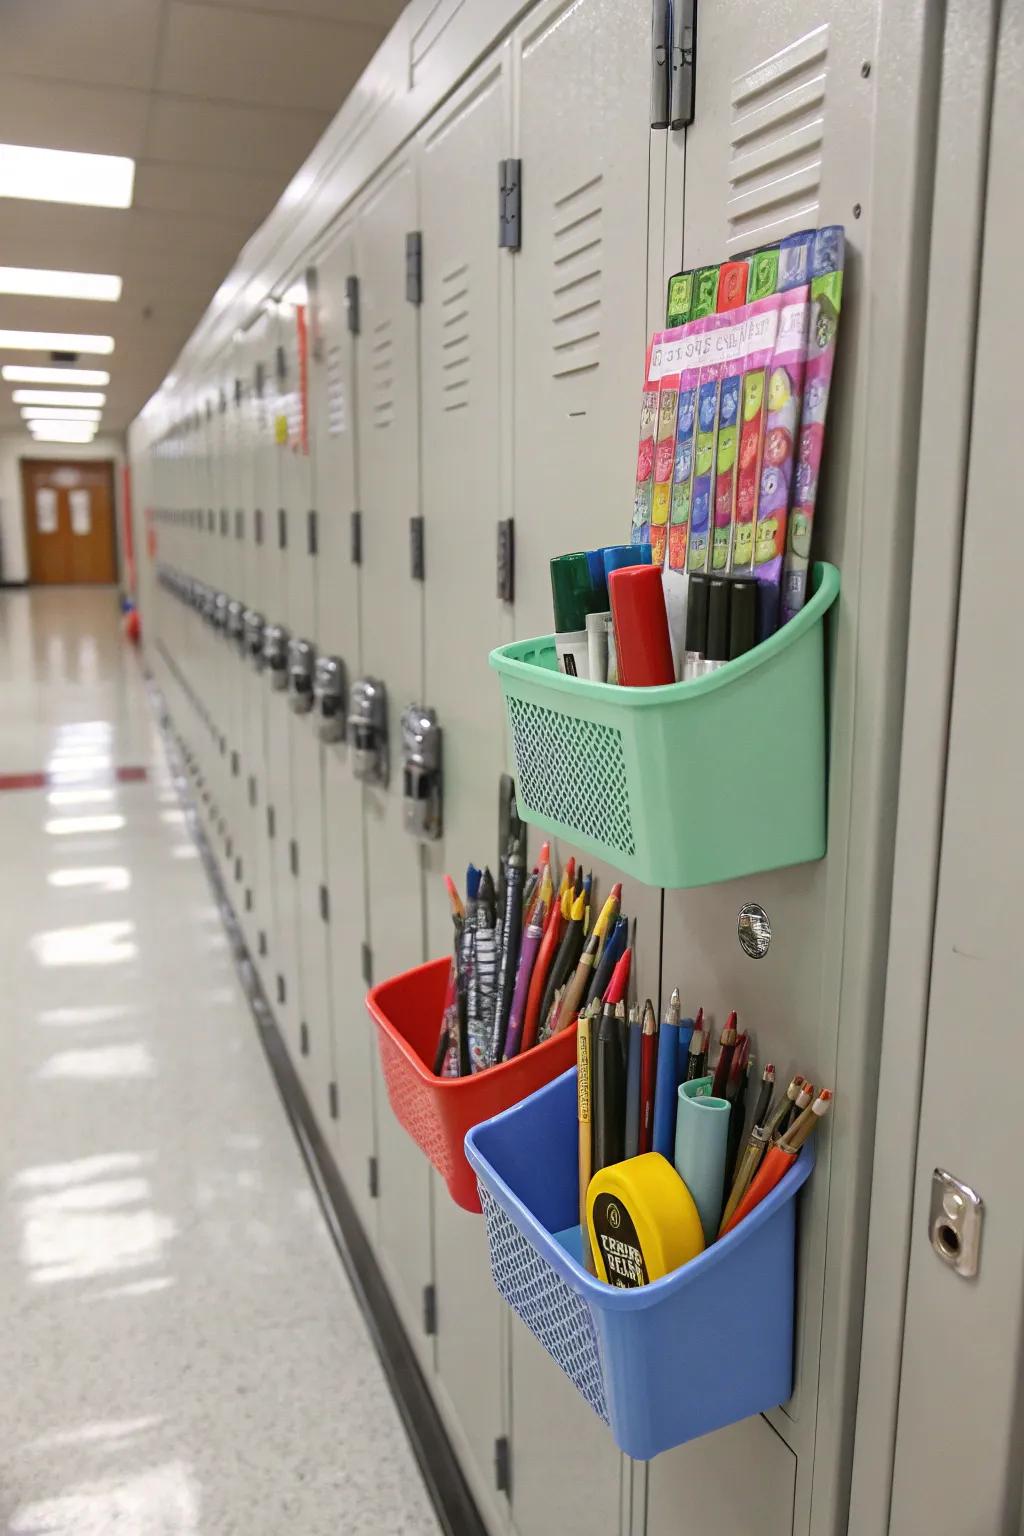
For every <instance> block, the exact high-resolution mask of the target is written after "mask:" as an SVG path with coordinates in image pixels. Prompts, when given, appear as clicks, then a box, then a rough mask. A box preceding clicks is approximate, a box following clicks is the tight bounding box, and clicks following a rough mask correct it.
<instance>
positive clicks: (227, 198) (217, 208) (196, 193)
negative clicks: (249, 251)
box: [135, 160, 281, 231]
mask: <svg viewBox="0 0 1024 1536" xmlns="http://www.w3.org/2000/svg"><path fill="white" fill-rule="evenodd" d="M280 195H281V178H280V176H274V175H268V174H266V173H264V174H262V175H261V174H252V173H249V174H247V173H246V172H243V171H239V170H228V169H227V168H225V167H222V166H208V165H168V164H163V163H160V162H156V161H152V160H148V161H144V162H143V163H142V164H140V165H139V167H138V169H137V170H136V173H135V206H136V208H151V209H160V210H165V211H171V212H181V213H192V214H203V215H208V216H209V217H210V218H213V219H225V218H228V219H235V220H239V219H241V220H245V221H246V222H247V223H248V226H249V229H250V231H251V230H253V229H255V228H256V227H257V225H258V224H260V222H261V221H262V220H263V219H264V218H265V217H266V215H267V214H268V213H269V212H270V210H271V208H273V206H274V204H275V203H276V202H277V200H278V198H279V197H280Z"/></svg>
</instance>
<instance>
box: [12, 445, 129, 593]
mask: <svg viewBox="0 0 1024 1536" xmlns="http://www.w3.org/2000/svg"><path fill="white" fill-rule="evenodd" d="M22 459H54V460H58V459H72V460H74V459H113V461H114V519H115V523H116V525H117V548H118V557H119V560H120V564H121V569H122V571H123V568H124V560H123V556H122V554H121V537H122V531H123V530H122V528H121V466H122V464H123V463H124V439H123V438H121V437H114V436H111V437H96V438H94V439H93V441H92V442H91V443H66V444H65V443H37V442H36V441H35V440H34V439H33V438H32V437H30V436H29V434H28V433H27V432H14V433H11V434H9V435H7V436H4V435H0V581H5V582H6V581H27V580H28V553H27V551H26V548H25V519H24V513H23V511H22V503H21V460H22Z"/></svg>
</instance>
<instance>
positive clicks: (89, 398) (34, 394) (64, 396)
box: [14, 389, 107, 405]
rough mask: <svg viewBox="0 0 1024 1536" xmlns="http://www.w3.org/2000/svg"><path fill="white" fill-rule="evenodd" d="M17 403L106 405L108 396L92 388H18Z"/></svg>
mask: <svg viewBox="0 0 1024 1536" xmlns="http://www.w3.org/2000/svg"><path fill="white" fill-rule="evenodd" d="M14 403H15V405H106V403H107V397H106V395H104V394H100V393H97V392H96V391H95V390H91V389H79V390H74V389H16V390H15V391H14Z"/></svg>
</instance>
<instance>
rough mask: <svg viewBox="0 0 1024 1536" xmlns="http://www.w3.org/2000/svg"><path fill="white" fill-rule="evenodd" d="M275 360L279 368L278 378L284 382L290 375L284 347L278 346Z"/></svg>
mask: <svg viewBox="0 0 1024 1536" xmlns="http://www.w3.org/2000/svg"><path fill="white" fill-rule="evenodd" d="M274 362H275V366H276V368H277V377H278V380H279V381H280V382H281V383H282V384H283V383H284V381H285V379H286V378H287V377H288V361H287V359H286V357H285V355H284V347H280V346H279V347H278V349H277V353H276V356H275V359H274Z"/></svg>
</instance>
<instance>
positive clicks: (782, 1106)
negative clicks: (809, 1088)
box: [764, 1074, 804, 1141]
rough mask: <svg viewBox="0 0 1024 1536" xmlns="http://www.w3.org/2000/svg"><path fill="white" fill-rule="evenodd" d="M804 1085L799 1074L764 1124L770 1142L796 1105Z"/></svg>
mask: <svg viewBox="0 0 1024 1536" xmlns="http://www.w3.org/2000/svg"><path fill="white" fill-rule="evenodd" d="M803 1085H804V1080H803V1078H802V1077H800V1076H799V1074H798V1075H797V1076H796V1077H794V1079H793V1081H792V1082H791V1083H790V1085H789V1087H788V1088H787V1089H786V1091H785V1093H784V1094H782V1096H781V1097H780V1099H779V1102H778V1103H777V1104H776V1105H775V1108H774V1109H773V1110H772V1112H771V1114H770V1115H769V1116H768V1118H767V1120H766V1121H765V1123H764V1130H765V1137H766V1139H767V1140H768V1141H771V1139H772V1137H773V1136H774V1135H775V1133H776V1131H777V1130H778V1129H779V1126H780V1125H781V1124H782V1122H783V1120H784V1119H785V1118H786V1116H787V1115H788V1114H789V1112H790V1110H791V1109H792V1107H793V1105H794V1104H795V1103H796V1097H797V1094H798V1093H799V1092H800V1089H801V1088H802V1087H803Z"/></svg>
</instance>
